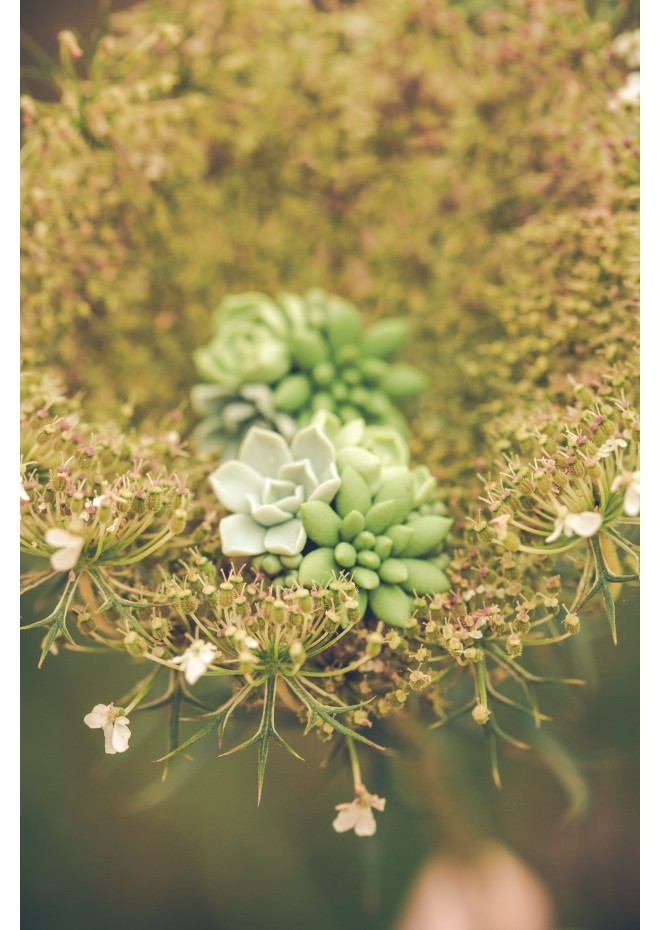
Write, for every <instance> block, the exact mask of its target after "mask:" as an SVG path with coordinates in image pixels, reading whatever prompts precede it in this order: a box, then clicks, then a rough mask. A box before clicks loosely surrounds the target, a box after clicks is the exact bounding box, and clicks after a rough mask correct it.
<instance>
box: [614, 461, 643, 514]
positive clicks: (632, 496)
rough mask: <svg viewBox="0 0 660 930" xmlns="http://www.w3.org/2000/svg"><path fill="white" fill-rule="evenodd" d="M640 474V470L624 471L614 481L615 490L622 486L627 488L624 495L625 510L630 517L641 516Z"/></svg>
mask: <svg viewBox="0 0 660 930" xmlns="http://www.w3.org/2000/svg"><path fill="white" fill-rule="evenodd" d="M639 474H640V473H639V472H638V471H624V472H623V474H622V475H617V476H616V478H615V479H614V481H613V482H612V490H613V491H618V490H619V488H621V487H624V488H625V489H626V493H625V494H624V496H623V510H624V512H625V514H626V515H627V516H629V517H637V516H639V511H640V499H639Z"/></svg>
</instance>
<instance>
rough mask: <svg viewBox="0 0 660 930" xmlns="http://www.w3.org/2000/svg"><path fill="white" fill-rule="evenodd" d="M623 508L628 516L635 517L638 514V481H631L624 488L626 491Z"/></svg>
mask: <svg viewBox="0 0 660 930" xmlns="http://www.w3.org/2000/svg"><path fill="white" fill-rule="evenodd" d="M623 509H624V511H625V513H626V514H627V515H628V516H629V517H636V516H638V515H639V510H640V499H639V481H637V482H634V481H631V482H630V484H629V485H628V487H627V488H626V493H625V496H624V498H623Z"/></svg>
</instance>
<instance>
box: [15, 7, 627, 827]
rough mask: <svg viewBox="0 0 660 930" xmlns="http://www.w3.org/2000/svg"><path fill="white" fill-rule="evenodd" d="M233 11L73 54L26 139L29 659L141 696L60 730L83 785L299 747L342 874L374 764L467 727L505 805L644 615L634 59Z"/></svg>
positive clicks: (450, 30)
mask: <svg viewBox="0 0 660 930" xmlns="http://www.w3.org/2000/svg"><path fill="white" fill-rule="evenodd" d="M230 6H231V9H230V7H228V6H227V5H224V4H219V3H218V2H217V0H195V2H189V0H172V2H170V3H168V5H167V11H166V14H165V13H164V8H163V6H162V5H161V4H158V3H155V2H151V0H147V2H145V3H142V4H139V5H138V6H137V7H135V8H134V9H132V10H130V11H128V12H127V13H124V14H121V15H118V16H115V17H113V18H112V20H111V22H110V25H109V27H108V29H107V30H105V31H101V32H100V33H99V37H98V38H97V39H96V40H94V42H93V43H92V44H91V45H90V46H89V47H88V46H84V45H80V44H78V42H77V40H76V39H75V37H73V36H72V35H71V34H70V33H69V34H67V35H65V36H63V38H62V50H61V61H60V64H59V65H57V64H54V65H53V67H52V68H51V75H52V76H53V78H54V80H55V84H56V90H57V91H58V95H57V96H58V99H56V100H54V101H41V100H35V99H33V98H31V97H26V98H24V99H23V128H24V182H25V183H24V191H23V206H24V222H23V240H22V248H23V262H22V272H23V296H24V311H23V314H22V324H23V328H24V339H23V349H24V359H25V367H26V370H27V374H26V377H25V384H24V397H23V407H22V423H21V425H22V445H21V452H22V464H21V480H22V489H21V500H22V504H21V511H22V544H23V550H24V552H25V558H26V563H25V578H24V590H25V592H26V593H27V594H28V598H29V599H30V600H29V604H30V610H32V611H33V613H34V618H33V617H31V616H30V617H29V618H26V620H28V622H27V624H26V625H28V626H37V627H40V628H42V630H43V632H44V633H45V639H44V640H43V642H42V643H41V660H42V661H43V660H44V658H45V657H46V656H48V655H49V654H53V653H54V652H56V651H57V650H58V649H62V650H65V649H66V650H70V651H72V652H74V653H78V654H80V655H81V657H82V658H84V653H85V652H86V651H88V650H94V651H99V650H100V651H107V652H108V653H111V654H117V655H124V656H126V655H128V656H130V657H131V661H132V662H133V663H136V664H140V665H141V666H142V667H144V668H146V669H147V674H146V677H145V678H144V679H142V680H140V681H139V682H138V683H137V684H136V685H135V687H134V688H133V689H132V691H131V692H130V693H129V694H128V695H127V696H126V697H120V698H118V700H117V701H116V702H112V703H110V704H97V705H96V706H95V707H94V710H93V711H92V713H91V714H88V719H87V720H86V722H87V725H88V726H90V727H93V728H99V729H103V731H104V734H105V739H106V751H107V752H124V751H126V749H127V748H128V737H127V728H128V727H129V726H130V725H135V724H134V721H135V717H134V716H133V713H134V712H135V713H138V712H139V711H141V710H142V709H147V708H152V709H158V708H167V710H168V713H169V715H170V722H169V726H168V751H167V755H168V756H169V757H170V758H173V757H174V756H175V755H176V754H177V752H178V751H180V750H181V749H183V748H184V747H187V746H190V745H191V744H192V743H194V742H195V740H196V739H197V738H199V736H200V735H204V732H208V733H211V732H212V731H215V732H216V733H217V735H218V737H221V736H222V735H223V733H224V728H225V725H226V724H227V722H228V720H229V718H230V717H231V718H233V719H234V720H235V721H236V725H239V726H240V725H241V720H242V719H243V718H244V717H246V716H248V715H249V714H250V713H252V712H253V711H254V709H255V708H258V711H259V713H260V714H261V722H260V724H259V729H258V732H257V734H256V735H255V736H254V737H252V738H250V739H248V741H247V743H246V744H245V745H253V744H255V745H258V759H259V780H260V783H261V781H262V779H263V770H264V766H265V761H266V756H267V749H268V745H269V742H270V741H271V740H274V741H275V742H283V740H282V738H281V737H280V736H279V734H278V732H277V730H276V729H275V724H274V712H275V705H276V703H277V705H278V713H279V714H281V715H282V716H283V715H284V714H288V713H292V714H293V715H294V716H296V715H298V716H301V717H302V718H304V719H305V720H306V721H307V724H308V727H309V728H312V729H313V730H314V732H315V733H316V734H317V735H318V736H320V737H321V738H322V739H324V740H326V739H327V740H331V741H333V745H334V746H341V747H345V748H346V751H347V755H348V759H349V762H350V765H351V771H352V775H353V782H354V785H355V800H354V802H353V803H352V804H348V805H342V810H341V811H340V817H338V818H337V822H336V829H338V830H343V829H347V828H349V829H350V828H351V825H353V827H354V829H355V830H356V832H358V831H359V832H361V833H363V834H365V835H366V834H368V833H370V832H373V829H375V822H374V820H373V814H372V813H371V811H372V809H375V810H382V807H383V803H384V802H383V799H382V798H379V797H378V796H376V795H371V794H370V793H369V792H368V791H367V789H366V788H365V787H364V784H363V779H362V777H361V774H360V767H359V763H358V761H357V754H356V753H357V750H356V744H357V743H358V742H364V741H365V739H366V737H364V733H366V732H369V734H370V737H371V736H374V739H373V740H372V742H378V743H379V744H380V743H383V744H385V743H388V740H389V738H390V736H391V735H392V732H393V731H396V732H397V733H398V734H399V736H400V734H401V732H402V730H405V732H406V734H408V733H409V732H412V730H413V728H412V726H410V724H411V723H412V721H413V718H417V719H420V720H422V721H424V722H428V723H434V724H443V725H444V724H451V725H453V724H454V722H455V721H456V726H457V727H459V728H460V727H461V726H462V725H463V722H464V721H463V719H462V718H467V724H468V725H469V726H471V727H472V728H473V729H475V728H477V729H480V730H481V731H482V732H483V734H484V736H485V741H486V743H487V745H488V747H489V749H490V751H491V757H492V759H493V771H494V774H495V777H496V778H499V775H498V774H497V763H496V759H495V748H494V747H495V745H496V743H498V742H503V743H504V745H505V746H506V745H508V744H512V745H515V746H520V744H521V742H520V740H519V739H518V737H517V736H511V735H510V730H511V728H515V727H516V726H517V725H518V723H519V722H520V721H522V726H524V725H525V724H526V723H527V721H526V720H525V719H524V718H528V720H529V721H531V723H532V727H531V729H530V730H529V731H525V743H529V744H533V743H534V741H535V739H536V738H537V737H536V728H537V726H538V724H540V722H541V721H543V720H545V719H546V717H547V716H549V710H548V708H546V706H545V705H544V706H543V708H541V706H540V703H539V696H538V695H539V693H540V689H538V688H537V686H539V685H542V684H544V683H546V682H547V681H555V682H561V683H565V682H567V681H574V679H573V678H569V677H567V675H566V673H565V670H564V668H563V661H562V658H561V657H562V650H561V649H558V648H557V644H559V643H562V642H563V641H564V640H567V641H568V640H570V639H571V638H572V637H574V636H575V635H576V634H577V633H578V632H581V634H582V635H581V638H580V645H581V646H582V647H583V649H585V650H586V649H588V648H589V635H588V631H589V630H590V629H593V628H594V625H597V624H598V621H599V615H600V614H601V613H602V607H601V605H602V604H603V603H604V605H605V614H606V616H607V618H608V620H609V622H610V625H611V628H612V631H613V632H614V631H615V626H614V611H615V606H616V602H617V599H618V598H619V597H620V596H621V591H622V590H625V586H628V585H635V584H636V583H637V579H638V535H637V533H638V530H637V525H638V517H639V510H640V502H639V490H640V478H639V421H638V415H637V413H636V410H637V409H638V407H639V397H638V393H639V390H638V351H639V334H638V308H639V290H638V285H639V282H638V275H637V262H636V258H637V254H638V243H637V228H638V227H637V223H638V214H637V194H638V183H639V164H638V149H637V141H636V136H637V119H638V115H637V110H636V105H635V101H634V97H635V87H634V84H635V78H634V73H633V74H632V76H629V75H630V69H632V68H635V67H636V66H637V65H636V58H635V54H636V53H635V48H636V45H635V37H634V35H633V36H630V35H629V36H627V38H626V36H619V37H618V38H615V37H614V35H613V33H612V31H611V30H610V29H609V27H608V26H606V25H605V24H604V23H602V22H596V21H594V20H592V19H591V18H590V17H589V16H588V15H587V14H586V13H585V11H584V8H583V4H582V3H581V2H578V0H562V2H561V4H559V5H558V4H557V3H555V2H551V0H539V2H536V3H534V4H532V5H530V4H528V3H526V2H524V0H512V2H511V3H508V4H507V8H506V10H502V9H496V8H492V9H488V10H486V11H485V12H481V13H474V14H468V13H467V12H465V11H462V10H461V9H459V8H458V7H457V6H456V5H455V4H454V3H451V2H449V0H447V2H444V0H441V2H438V3H422V4H420V3H419V2H417V0H404V2H402V3H397V4H382V3H378V2H376V0H364V2H362V3H360V4H358V5H355V4H352V5H351V4H345V5H344V4H333V5H332V10H331V11H330V12H327V11H326V10H325V9H324V10H323V11H322V10H320V9H317V7H319V6H320V5H319V4H308V3H297V2H294V3H292V4H281V3H279V2H276V0H238V2H236V3H235V4H232V5H230ZM323 6H324V7H325V5H323ZM558 9H560V11H561V13H560V14H559V13H558ZM164 16H166V21H165V20H164V19H163V17H164ZM294 48H295V50H296V51H295V54H292V51H291V50H292V49H294ZM147 52H148V54H145V53H147ZM255 112H259V113H260V119H259V120H256V119H255ZM283 286H285V287H286V288H287V289H290V290H291V291H293V292H296V293H297V294H302V295H304V296H296V293H285V294H281V295H280V296H278V297H277V298H275V299H272V298H270V297H268V296H265V295H266V294H279V293H280V289H281V288H282V287H283ZM311 287H320V288H323V290H319V289H317V290H310V288H311ZM330 293H333V294H334V293H340V294H343V295H346V299H340V298H339V297H335V296H329V294H330ZM219 294H238V295H239V296H231V297H225V299H224V300H223V302H222V304H221V305H220V307H219V308H218V310H217V311H216V313H215V315H214V316H211V314H210V313H209V308H210V307H213V306H214V305H215V303H216V301H217V299H218V295H219ZM357 306H359V307H360V308H361V311H360V312H358V310H357ZM362 311H364V316H363V312H362ZM392 314H398V315H396V316H392ZM365 320H368V321H369V324H370V325H366V324H365ZM404 320H405V322H404ZM408 326H409V327H410V330H411V337H412V338H411V351H412V352H413V353H414V354H413V355H411V356H410V357H411V358H412V359H413V360H414V362H415V364H416V365H419V366H420V370H419V371H418V370H417V369H415V368H412V367H410V366H408V365H403V364H400V363H399V362H396V361H394V359H395V357H396V356H397V354H398V352H399V351H400V350H401V349H402V347H403V343H404V341H405V337H406V330H407V327H408ZM204 340H207V341H206V344H205V345H203V346H202V347H201V348H200V344H201V343H202V342H203V341H204ZM46 370H50V371H52V372H53V374H54V375H55V377H51V376H50V375H47V374H43V372H44V371H46ZM195 370H197V374H195ZM37 372H39V374H37ZM422 372H423V374H422ZM199 376H201V377H202V378H203V379H204V383H203V384H195V380H197V378H198V377H199ZM424 380H426V381H427V382H428V387H429V389H428V391H427V392H426V393H425V394H423V395H421V394H420V389H421V387H422V385H423V382H424ZM80 388H83V389H84V392H85V396H84V398H82V397H81V396H79V395H78V396H72V391H77V390H78V389H80ZM191 389H192V406H193V408H194V412H195V413H196V414H197V417H198V418H199V417H201V422H197V421H196V420H195V418H194V417H193V416H190V415H189V411H188V408H187V398H188V397H190V392H191ZM406 398H415V404H414V407H412V408H409V410H410V413H411V415H412V417H411V422H410V424H407V423H406V421H405V420H404V417H403V415H402V413H401V411H400V410H399V409H398V403H399V401H400V400H402V401H404V400H406ZM83 410H84V413H83ZM170 411H174V412H173V413H171V412H170ZM94 416H95V417H96V419H95V420H88V418H89V417H94ZM408 425H409V426H410V430H409V432H408V431H407V430H406V427H407V426H408ZM188 437H189V438H188ZM211 459H212V461H211ZM440 497H441V499H440ZM450 527H451V536H449V535H448V533H449V529H450ZM445 547H446V548H445ZM35 592H36V596H35ZM44 605H46V606H44ZM72 618H75V628H74V624H73V623H72V622H70V620H71V619H72ZM585 631H586V632H587V635H586V636H585V635H584V634H585ZM564 648H566V647H565V646H564ZM161 684H162V685H163V690H162V691H161V692H160V694H159V696H157V697H155V698H152V697H151V696H150V697H149V699H148V700H147V699H146V696H147V694H148V693H151V694H153V693H155V692H152V689H153V688H154V687H155V686H156V685H157V686H158V687H160V686H161ZM158 687H156V692H158ZM214 688H215V689H216V690H213V689H214ZM212 691H213V693H212V694H211V692H212ZM191 708H192V712H194V713H196V714H198V716H199V724H200V726H201V730H198V731H197V733H196V734H195V735H193V737H189V738H187V739H184V738H183V737H182V736H181V735H180V733H179V729H180V724H181V725H183V722H184V717H185V718H186V719H189V717H188V715H189V714H190V713H191ZM239 709H240V713H238V711H239ZM402 713H405V714H407V715H408V716H407V717H406V718H405V721H406V726H405V727H400V728H399V730H398V731H397V726H398V724H397V721H398V720H400V719H401V714H402ZM129 715H130V716H129ZM81 717H82V713H81ZM510 720H511V722H509V721H510ZM390 727H391V728H392V730H391V731H390V729H389V728H390ZM372 728H373V729H372ZM418 730H419V732H420V733H421V732H423V729H421V728H418ZM415 732H417V730H415ZM515 732H517V731H515ZM376 734H377V738H376ZM407 738H411V739H412V737H408V736H407ZM395 739H396V735H395ZM424 746H425V740H421V739H420V745H419V746H418V747H417V751H423V749H424ZM550 755H551V754H550ZM546 757H548V754H547V753H546ZM464 807H465V808H467V807H469V805H464Z"/></svg>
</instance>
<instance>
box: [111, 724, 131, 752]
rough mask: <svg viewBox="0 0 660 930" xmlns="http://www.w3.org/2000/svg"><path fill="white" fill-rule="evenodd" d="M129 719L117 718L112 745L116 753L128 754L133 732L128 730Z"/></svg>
mask: <svg viewBox="0 0 660 930" xmlns="http://www.w3.org/2000/svg"><path fill="white" fill-rule="evenodd" d="M128 724H129V720H128V717H117V719H116V720H115V726H114V729H113V731H112V745H113V746H114V748H115V751H116V752H126V750H127V749H128V741H129V739H130V738H131V731H130V730H129V728H128Z"/></svg>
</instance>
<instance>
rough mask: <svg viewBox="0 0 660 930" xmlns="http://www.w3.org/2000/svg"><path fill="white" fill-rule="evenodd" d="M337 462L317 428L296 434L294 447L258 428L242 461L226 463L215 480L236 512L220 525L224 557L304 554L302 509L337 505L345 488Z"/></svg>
mask: <svg viewBox="0 0 660 930" xmlns="http://www.w3.org/2000/svg"><path fill="white" fill-rule="evenodd" d="M335 458H336V455H335V448H334V446H333V444H332V443H331V442H330V440H329V439H328V437H327V436H326V435H325V434H324V433H323V431H322V430H321V428H320V427H319V426H318V425H316V424H312V425H310V426H308V427H305V428H304V429H302V430H300V431H299V432H298V433H296V435H295V436H294V437H293V439H292V441H291V445H290V446H289V444H288V443H287V441H286V440H285V439H284V437H282V436H280V435H279V434H278V433H274V432H272V431H271V430H264V429H261V428H259V427H253V428H252V429H251V430H250V431H249V433H248V434H247V436H246V437H245V439H244V440H243V443H242V445H241V448H240V451H239V454H238V458H237V459H230V460H229V461H227V462H223V463H222V464H221V465H220V466H219V468H217V469H216V470H215V471H214V472H213V474H212V475H211V478H210V480H211V485H212V486H213V490H214V491H215V494H216V495H217V497H218V499H219V501H220V502H221V504H222V505H223V506H224V507H225V508H226V509H227V510H230V511H232V513H231V515H230V516H228V517H224V518H223V519H222V520H221V521H220V539H221V545H222V550H223V552H224V554H225V555H227V556H256V555H260V554H262V553H273V554H274V555H279V556H284V557H296V556H297V555H298V554H299V553H301V552H302V550H303V548H304V546H305V543H306V541H307V535H306V533H305V530H304V528H303V524H302V520H301V518H300V508H301V505H302V504H303V503H305V502H318V503H324V504H326V505H327V504H329V502H330V501H332V499H333V498H334V496H335V494H336V493H337V491H338V489H339V485H340V480H339V475H338V473H337V466H336V465H335Z"/></svg>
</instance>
